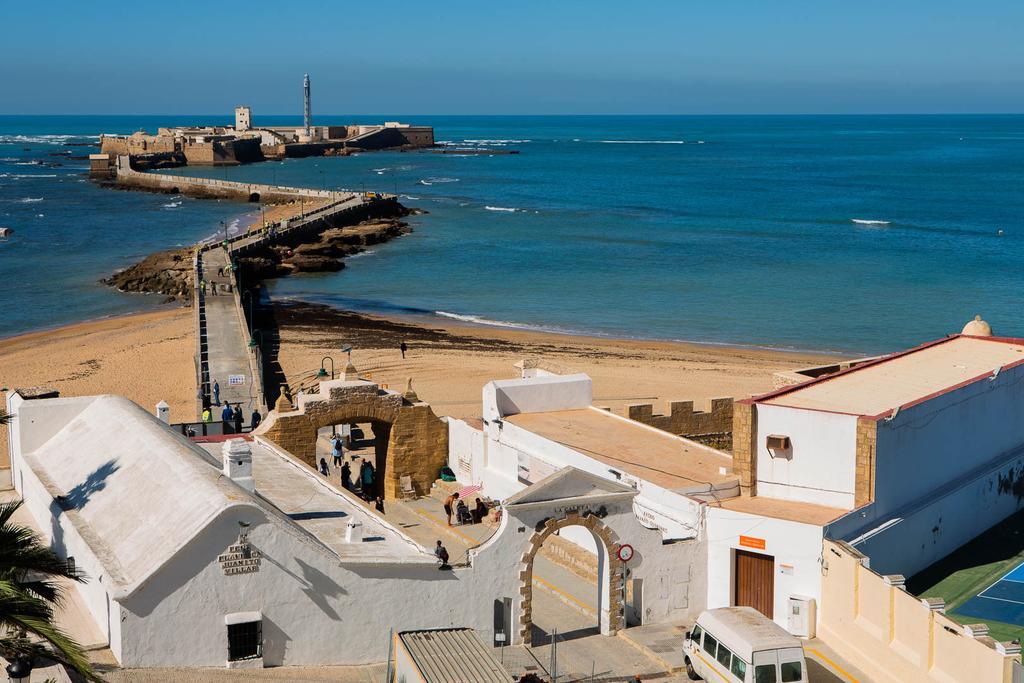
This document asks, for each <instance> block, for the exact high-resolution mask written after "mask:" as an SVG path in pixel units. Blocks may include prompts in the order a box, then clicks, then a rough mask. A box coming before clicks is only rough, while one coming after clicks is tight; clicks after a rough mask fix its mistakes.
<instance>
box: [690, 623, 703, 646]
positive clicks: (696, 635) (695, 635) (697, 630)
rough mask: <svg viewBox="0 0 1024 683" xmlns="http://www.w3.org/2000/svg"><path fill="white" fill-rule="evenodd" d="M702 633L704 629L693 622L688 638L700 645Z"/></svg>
mask: <svg viewBox="0 0 1024 683" xmlns="http://www.w3.org/2000/svg"><path fill="white" fill-rule="evenodd" d="M702 633H704V629H702V628H701V627H700V625H698V624H694V626H693V630H692V631H690V640H692V641H693V642H695V643H697V644H698V645H700V636H701V634H702Z"/></svg>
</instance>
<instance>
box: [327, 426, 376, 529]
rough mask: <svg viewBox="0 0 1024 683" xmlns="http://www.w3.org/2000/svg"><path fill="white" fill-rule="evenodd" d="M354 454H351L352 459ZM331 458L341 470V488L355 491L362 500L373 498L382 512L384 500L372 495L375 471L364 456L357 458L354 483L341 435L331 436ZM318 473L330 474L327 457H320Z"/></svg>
mask: <svg viewBox="0 0 1024 683" xmlns="http://www.w3.org/2000/svg"><path fill="white" fill-rule="evenodd" d="M354 458H355V456H353V459H354ZM331 459H332V461H333V464H334V466H335V467H337V468H339V469H340V471H341V485H342V487H343V488H345V489H347V490H349V491H352V492H353V493H357V494H358V495H359V496H360V497H361V498H363V499H364V500H375V507H376V508H377V511H378V512H381V513H383V512H384V501H383V500H382V499H381V498H380V496H374V489H375V484H376V481H377V472H376V470H375V469H374V467H373V464H372V463H371V462H369V461H368V460H366V459H365V458H360V459H359V472H358V473H357V476H356V481H355V483H353V482H352V466H351V465H350V464H349V462H348V461H347V460H346V459H345V443H344V441H343V440H342V438H341V436H339V435H337V434H335V435H334V436H332V437H331ZM320 474H322V475H324V476H325V477H329V476H331V468H330V467H328V465H327V458H320Z"/></svg>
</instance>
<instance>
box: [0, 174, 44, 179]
mask: <svg viewBox="0 0 1024 683" xmlns="http://www.w3.org/2000/svg"><path fill="white" fill-rule="evenodd" d="M56 177H57V174H56V173H0V178H14V179H15V180H18V179H21V178H56Z"/></svg>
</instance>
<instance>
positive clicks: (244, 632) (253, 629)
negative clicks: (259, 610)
mask: <svg viewBox="0 0 1024 683" xmlns="http://www.w3.org/2000/svg"><path fill="white" fill-rule="evenodd" d="M262 653H263V622H262V621H246V622H243V623H241V624H228V661H232V662H237V661H239V660H242V659H255V658H257V657H260V656H262Z"/></svg>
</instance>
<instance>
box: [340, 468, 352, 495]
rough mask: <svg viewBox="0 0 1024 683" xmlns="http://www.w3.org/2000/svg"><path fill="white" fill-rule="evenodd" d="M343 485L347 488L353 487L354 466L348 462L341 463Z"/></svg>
mask: <svg viewBox="0 0 1024 683" xmlns="http://www.w3.org/2000/svg"><path fill="white" fill-rule="evenodd" d="M341 487H342V488H343V489H345V490H351V489H352V468H351V467H349V465H348V463H347V462H343V463H342V464H341Z"/></svg>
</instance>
